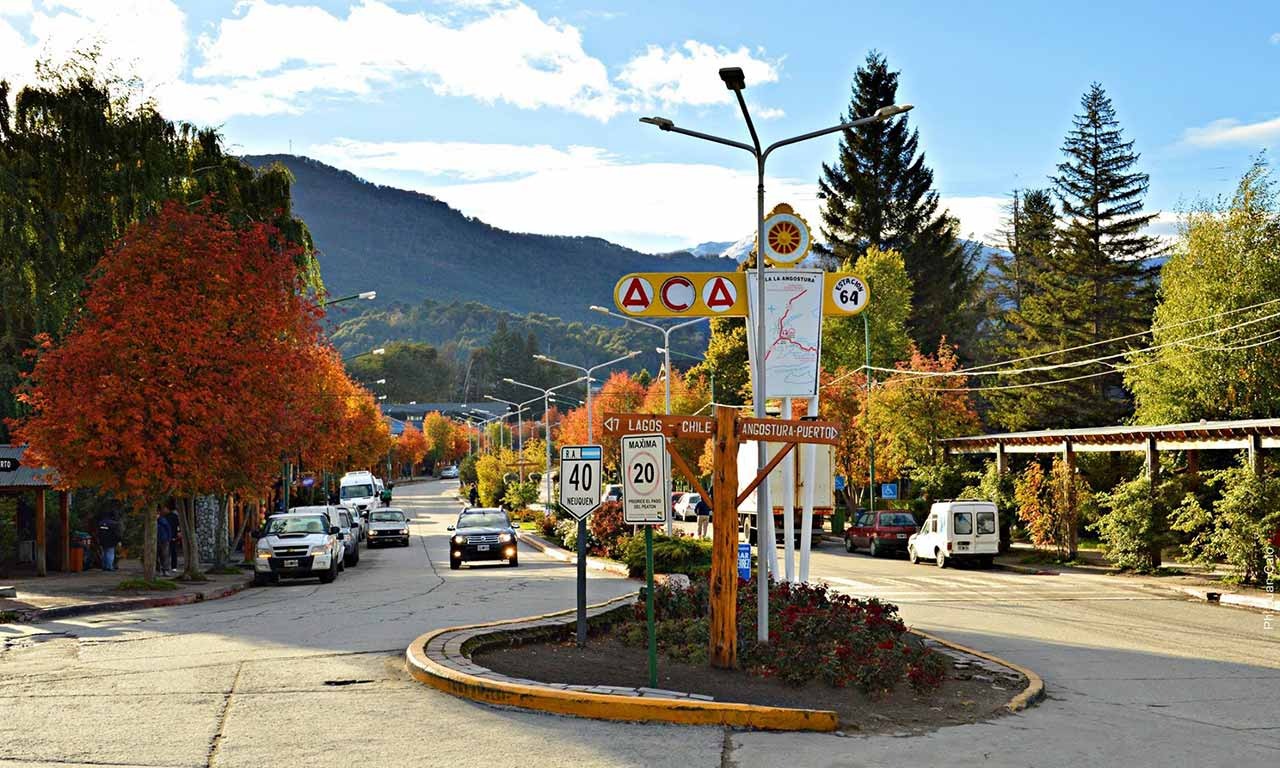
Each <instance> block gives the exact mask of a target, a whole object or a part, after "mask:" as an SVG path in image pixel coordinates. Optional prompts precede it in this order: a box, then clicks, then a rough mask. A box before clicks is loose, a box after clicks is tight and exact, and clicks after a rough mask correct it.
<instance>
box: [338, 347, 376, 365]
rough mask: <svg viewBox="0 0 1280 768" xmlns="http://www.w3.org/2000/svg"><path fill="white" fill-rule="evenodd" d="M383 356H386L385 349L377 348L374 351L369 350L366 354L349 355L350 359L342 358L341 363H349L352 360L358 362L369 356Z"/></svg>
mask: <svg viewBox="0 0 1280 768" xmlns="http://www.w3.org/2000/svg"><path fill="white" fill-rule="evenodd" d="M385 354H387V350H386V348H385V347H377V348H376V349H371V350H369V351H368V352H361V353H360V354H358V355H351V356H350V357H344V358H342V362H344V363H349V362H351V361H352V360H358V359H360V358H362V357H368V356H369V355H385Z"/></svg>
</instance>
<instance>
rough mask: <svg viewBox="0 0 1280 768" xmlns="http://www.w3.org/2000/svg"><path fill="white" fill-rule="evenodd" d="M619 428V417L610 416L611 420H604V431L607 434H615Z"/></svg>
mask: <svg viewBox="0 0 1280 768" xmlns="http://www.w3.org/2000/svg"><path fill="white" fill-rule="evenodd" d="M617 428H618V417H616V416H610V417H609V418H607V419H605V420H604V431H605V432H606V433H607V432H613V431H614V430H616V429H617Z"/></svg>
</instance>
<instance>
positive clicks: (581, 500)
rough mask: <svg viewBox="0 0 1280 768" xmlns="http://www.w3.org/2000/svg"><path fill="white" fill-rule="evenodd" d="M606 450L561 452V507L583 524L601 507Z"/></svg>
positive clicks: (568, 449)
mask: <svg viewBox="0 0 1280 768" xmlns="http://www.w3.org/2000/svg"><path fill="white" fill-rule="evenodd" d="M603 458H604V449H602V448H601V447H600V446H598V445H566V446H562V447H561V448H560V506H562V507H564V509H565V510H566V511H567V512H568V513H569V514H571V515H573V517H574V518H575V519H578V520H581V519H583V518H584V517H586V516H587V515H589V514H591V513H592V512H595V511H596V509H598V508H599V507H600V470H601V463H602V460H603Z"/></svg>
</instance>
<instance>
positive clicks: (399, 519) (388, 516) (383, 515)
mask: <svg viewBox="0 0 1280 768" xmlns="http://www.w3.org/2000/svg"><path fill="white" fill-rule="evenodd" d="M371 519H372V520H373V522H375V523H403V522H404V514H403V513H402V512H374V513H373V515H372V516H371Z"/></svg>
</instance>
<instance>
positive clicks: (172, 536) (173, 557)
mask: <svg viewBox="0 0 1280 768" xmlns="http://www.w3.org/2000/svg"><path fill="white" fill-rule="evenodd" d="M164 517H165V519H166V520H168V521H169V568H171V569H172V570H173V571H175V572H176V571H177V570H178V547H179V546H181V545H182V521H180V520H178V510H176V509H174V508H173V507H169V511H168V512H167V513H166V514H165V516H164Z"/></svg>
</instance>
